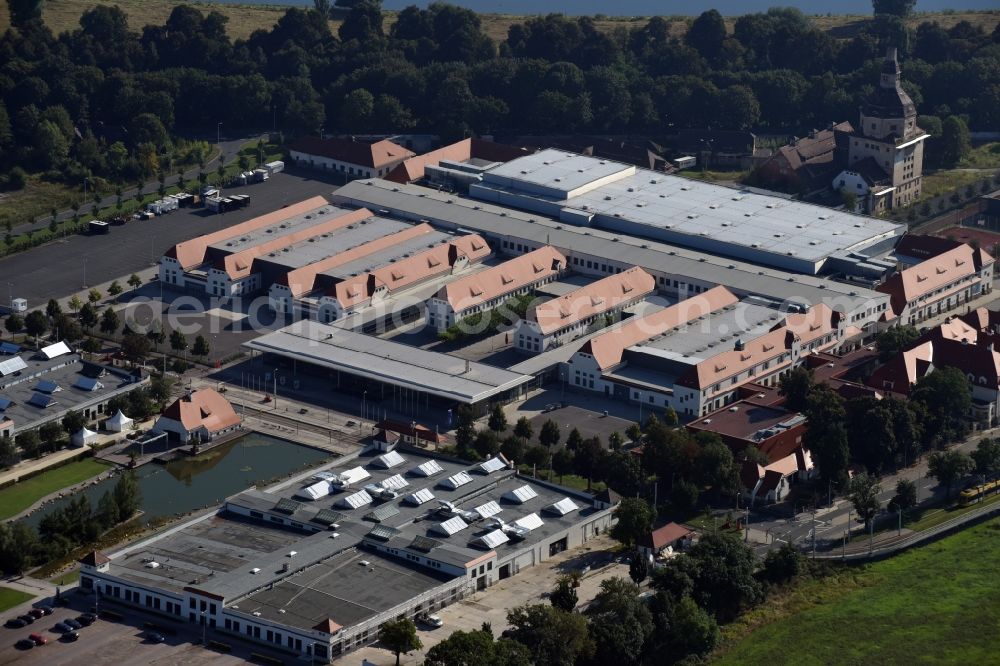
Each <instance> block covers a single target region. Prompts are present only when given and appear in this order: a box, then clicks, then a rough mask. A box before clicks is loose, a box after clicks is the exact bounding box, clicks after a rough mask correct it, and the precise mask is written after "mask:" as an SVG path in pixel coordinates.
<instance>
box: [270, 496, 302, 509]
mask: <svg viewBox="0 0 1000 666" xmlns="http://www.w3.org/2000/svg"><path fill="white" fill-rule="evenodd" d="M300 506H302V505H301V504H299V503H298V502H296V501H295V500H292V499H288V498H287V497H282V498H281V499H279V500H278V503H277V504H275V505H274V510H275V511H279V512H281V513H295V512H296V511H298V509H299V507H300Z"/></svg>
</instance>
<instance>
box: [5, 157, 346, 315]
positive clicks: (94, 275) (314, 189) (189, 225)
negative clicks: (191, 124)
mask: <svg viewBox="0 0 1000 666" xmlns="http://www.w3.org/2000/svg"><path fill="white" fill-rule="evenodd" d="M323 178H324V175H323V174H322V173H318V172H315V171H307V170H295V169H292V170H291V171H284V172H282V173H279V174H276V175H274V176H273V177H271V178H270V179H268V180H267V181H265V182H263V183H257V184H255V185H249V186H246V187H242V188H236V189H239V190H240V192H241V193H244V194H249V195H250V205H249V206H248V207H247V208H244V209H240V210H235V211H231V212H228V213H224V214H222V215H215V214H211V213H207V212H205V211H204V209H201V208H193V209H192V208H183V209H180V210H176V211H173V212H172V213H168V214H167V215H164V216H162V217H156V218H153V219H152V220H136V221H132V222H129V223H128V224H126V225H125V226H121V227H112V228H111V232H110V233H109V234H108V235H102V236H96V235H95V236H91V235H82V236H81V235H74V236H68V237H66V238H65V239H64V240H60V241H56V242H54V243H49V244H47V245H43V246H40V247H36V248H32V249H30V250H28V251H26V252H21V253H18V254H14V255H11V256H9V257H4V258H3V259H0V284H6V283H8V282H11V283H13V288H12V290H13V296H14V297H15V298H26V299H28V305H29V306H31V307H34V306H36V305H39V304H40V303H44V302H45V301H47V300H48V299H50V298H61V297H63V296H68V295H70V294H72V293H73V292H75V291H77V290H79V289H80V287H81V286H82V285H83V284H84V283H85V282H84V260H86V284H88V285H95V284H101V283H103V282H109V281H111V280H114V279H115V278H121V277H122V276H125V277H127V276H128V275H129V274H131V273H134V272H136V271H139V270H142V269H145V268H149V267H150V266H151V265H152V264H153V263H154V262H156V261H158V260H159V258H160V257H161V256H163V253H164V252H165V251H166V250H167V249H168V248H169V247H170V246H172V245H174V244H176V243H178V242H180V241H182V240H186V239H189V238H194V237H195V236H200V235H201V234H205V233H209V232H212V231H217V230H218V229H222V228H223V227H228V226H231V225H233V224H238V223H240V222H244V221H246V220H248V219H250V218H252V217H256V216H258V215H262V214H264V213H267V212H270V211H272V210H276V209H278V208H281V207H282V206H283V205H285V204H290V203H294V202H296V201H301V200H302V199H307V198H309V197H311V196H315V195H317V194H320V195H329V194H330V193H331V192H333V190H334V189H335V188H336V185H335V184H333V182H332V181H330V180H328V179H327V180H324V179H323Z"/></svg>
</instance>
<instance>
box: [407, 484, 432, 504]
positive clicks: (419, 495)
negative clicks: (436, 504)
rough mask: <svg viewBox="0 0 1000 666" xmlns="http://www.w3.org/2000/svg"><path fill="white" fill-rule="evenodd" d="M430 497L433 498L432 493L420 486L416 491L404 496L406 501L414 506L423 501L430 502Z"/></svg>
mask: <svg viewBox="0 0 1000 666" xmlns="http://www.w3.org/2000/svg"><path fill="white" fill-rule="evenodd" d="M432 499H434V493H432V492H431V491H430V489H429V488H421V489H420V490H418V491H417V492H415V493H413V494H411V495H407V496H406V501H407V502H409V503H410V504H413V505H416V506H420V505H421V504H423V503H424V502H430V501H431V500H432Z"/></svg>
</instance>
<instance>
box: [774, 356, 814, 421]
mask: <svg viewBox="0 0 1000 666" xmlns="http://www.w3.org/2000/svg"><path fill="white" fill-rule="evenodd" d="M812 387H813V373H812V369H811V368H806V367H805V366H801V365H800V366H799V367H797V368H792V369H791V370H789V371H788V372H787V373H785V376H784V377H782V378H781V382H780V383H779V389H778V393H779V394H780V395H781V396H782V397H784V398H785V407H786V408H788V409H789V410H791V411H794V412H801V411H802V410H804V409H805V408H806V404H807V400H808V398H809V392H810V391H811V390H812Z"/></svg>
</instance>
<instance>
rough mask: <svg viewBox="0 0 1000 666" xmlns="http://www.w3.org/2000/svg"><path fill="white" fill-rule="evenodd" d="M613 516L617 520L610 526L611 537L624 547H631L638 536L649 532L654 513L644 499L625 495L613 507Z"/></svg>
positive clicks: (654, 516) (640, 536)
mask: <svg viewBox="0 0 1000 666" xmlns="http://www.w3.org/2000/svg"><path fill="white" fill-rule="evenodd" d="M615 518H616V519H617V521H618V522H617V523H615V525H614V526H612V528H611V537H612V538H613V539H615V540H617V541H619V542H620V543H621V544H622V545H624V546H625V547H626V548H631V547H633V546H635V544H636V543H637V542H638V540H639V539H640V538H642V537H643V536H644V535H647V534H649V531H650V530H651V529H652V528H653V520H654V519H655V518H656V513H655V512H654V511H653V507H651V506H649V502H647V501H646V500H644V499H642V498H640V497H626V498H624V499H623V500H622V501H621V504H619V505H618V508H617V509H615Z"/></svg>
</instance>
